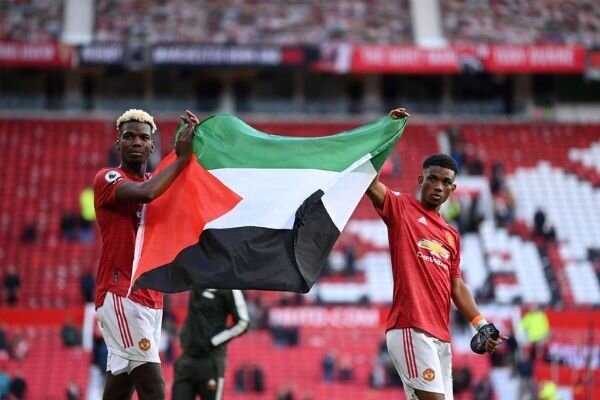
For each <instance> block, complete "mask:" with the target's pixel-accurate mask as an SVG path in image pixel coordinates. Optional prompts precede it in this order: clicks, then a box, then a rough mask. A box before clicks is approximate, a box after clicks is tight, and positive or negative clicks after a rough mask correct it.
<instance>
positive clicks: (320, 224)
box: [134, 190, 340, 293]
mask: <svg viewBox="0 0 600 400" xmlns="http://www.w3.org/2000/svg"><path fill="white" fill-rule="evenodd" d="M322 196H323V192H322V191H320V190H319V191H317V192H315V193H313V194H312V195H311V196H310V197H309V198H307V199H306V200H305V201H304V202H303V203H302V205H301V206H300V207H299V208H298V210H297V211H296V218H295V222H294V226H293V228H292V229H291V230H290V229H270V228H263V227H252V226H249V227H239V228H228V229H207V230H205V231H204V232H203V233H202V235H201V236H200V240H199V241H198V243H196V244H195V245H193V246H190V247H188V248H186V249H184V250H182V251H181V252H180V253H179V254H178V255H177V257H176V258H175V260H174V261H173V262H172V263H170V264H167V265H163V266H161V267H158V268H155V269H153V270H151V271H149V272H146V273H145V274H143V275H142V276H141V277H140V278H139V279H138V280H137V282H136V285H135V287H134V289H135V288H150V289H155V290H159V291H161V292H165V293H174V292H181V291H185V290H189V289H190V288H191V287H192V286H199V287H205V288H215V289H257V290H281V291H289V292H298V293H306V292H308V291H309V290H310V288H311V287H312V285H313V284H314V282H315V280H316V279H317V277H318V276H319V274H320V272H321V269H322V267H323V266H324V265H325V263H326V262H327V258H328V256H329V253H330V252H331V249H332V248H333V245H334V244H335V241H336V240H337V238H338V237H339V235H340V232H339V230H338V229H337V227H336V226H335V224H334V223H333V221H332V220H331V217H330V216H329V214H328V212H327V210H326V209H325V206H324V205H323V202H322V201H321V197H322Z"/></svg>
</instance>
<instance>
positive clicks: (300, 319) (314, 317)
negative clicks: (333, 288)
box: [269, 307, 388, 329]
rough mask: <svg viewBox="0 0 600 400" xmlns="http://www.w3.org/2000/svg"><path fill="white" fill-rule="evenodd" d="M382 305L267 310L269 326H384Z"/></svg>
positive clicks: (344, 327)
mask: <svg viewBox="0 0 600 400" xmlns="http://www.w3.org/2000/svg"><path fill="white" fill-rule="evenodd" d="M387 312H388V310H387V308H384V307H275V308H271V309H270V310H269V325H270V326H286V327H287V326H300V327H304V328H339V329H351V328H354V329H356V328H384V327H385V322H386V317H387Z"/></svg>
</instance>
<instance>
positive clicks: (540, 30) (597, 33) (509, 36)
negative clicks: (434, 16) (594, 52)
mask: <svg viewBox="0 0 600 400" xmlns="http://www.w3.org/2000/svg"><path fill="white" fill-rule="evenodd" d="M440 5H441V8H442V15H443V18H442V21H443V26H444V32H445V36H446V37H447V38H448V40H449V41H450V42H451V43H454V44H466V43H500V44H538V43H582V44H584V45H586V46H588V47H594V46H597V45H598V44H599V43H600V27H599V26H598V24H597V21H598V19H599V18H600V7H599V6H598V3H597V2H595V1H593V0H589V1H588V0H583V1H575V0H570V1H554V0H537V1H527V2H522V1H518V0H509V1H498V0H481V1H469V0H450V1H441V2H440Z"/></svg>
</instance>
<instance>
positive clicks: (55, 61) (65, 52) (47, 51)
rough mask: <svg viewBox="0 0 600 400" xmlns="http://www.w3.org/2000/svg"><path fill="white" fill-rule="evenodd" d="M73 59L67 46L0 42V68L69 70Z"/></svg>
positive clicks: (50, 43)
mask: <svg viewBox="0 0 600 400" xmlns="http://www.w3.org/2000/svg"><path fill="white" fill-rule="evenodd" d="M73 59H74V57H73V48H72V47H70V46H68V45H63V44H59V43H53V42H48V43H30V42H6V41H0V67H13V68H15V67H26V68H71V67H72V66H73Z"/></svg>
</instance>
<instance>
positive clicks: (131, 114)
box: [117, 108, 156, 133]
mask: <svg viewBox="0 0 600 400" xmlns="http://www.w3.org/2000/svg"><path fill="white" fill-rule="evenodd" d="M130 121H136V122H144V123H146V124H148V125H150V127H152V133H154V132H156V124H155V123H154V117H153V116H152V115H150V114H148V113H147V112H146V111H144V110H138V109H136V108H131V109H129V110H127V111H125V112H124V113H123V114H122V115H121V116H120V117H119V118H118V119H117V130H118V131H120V128H121V125H123V124H124V123H125V122H130Z"/></svg>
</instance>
